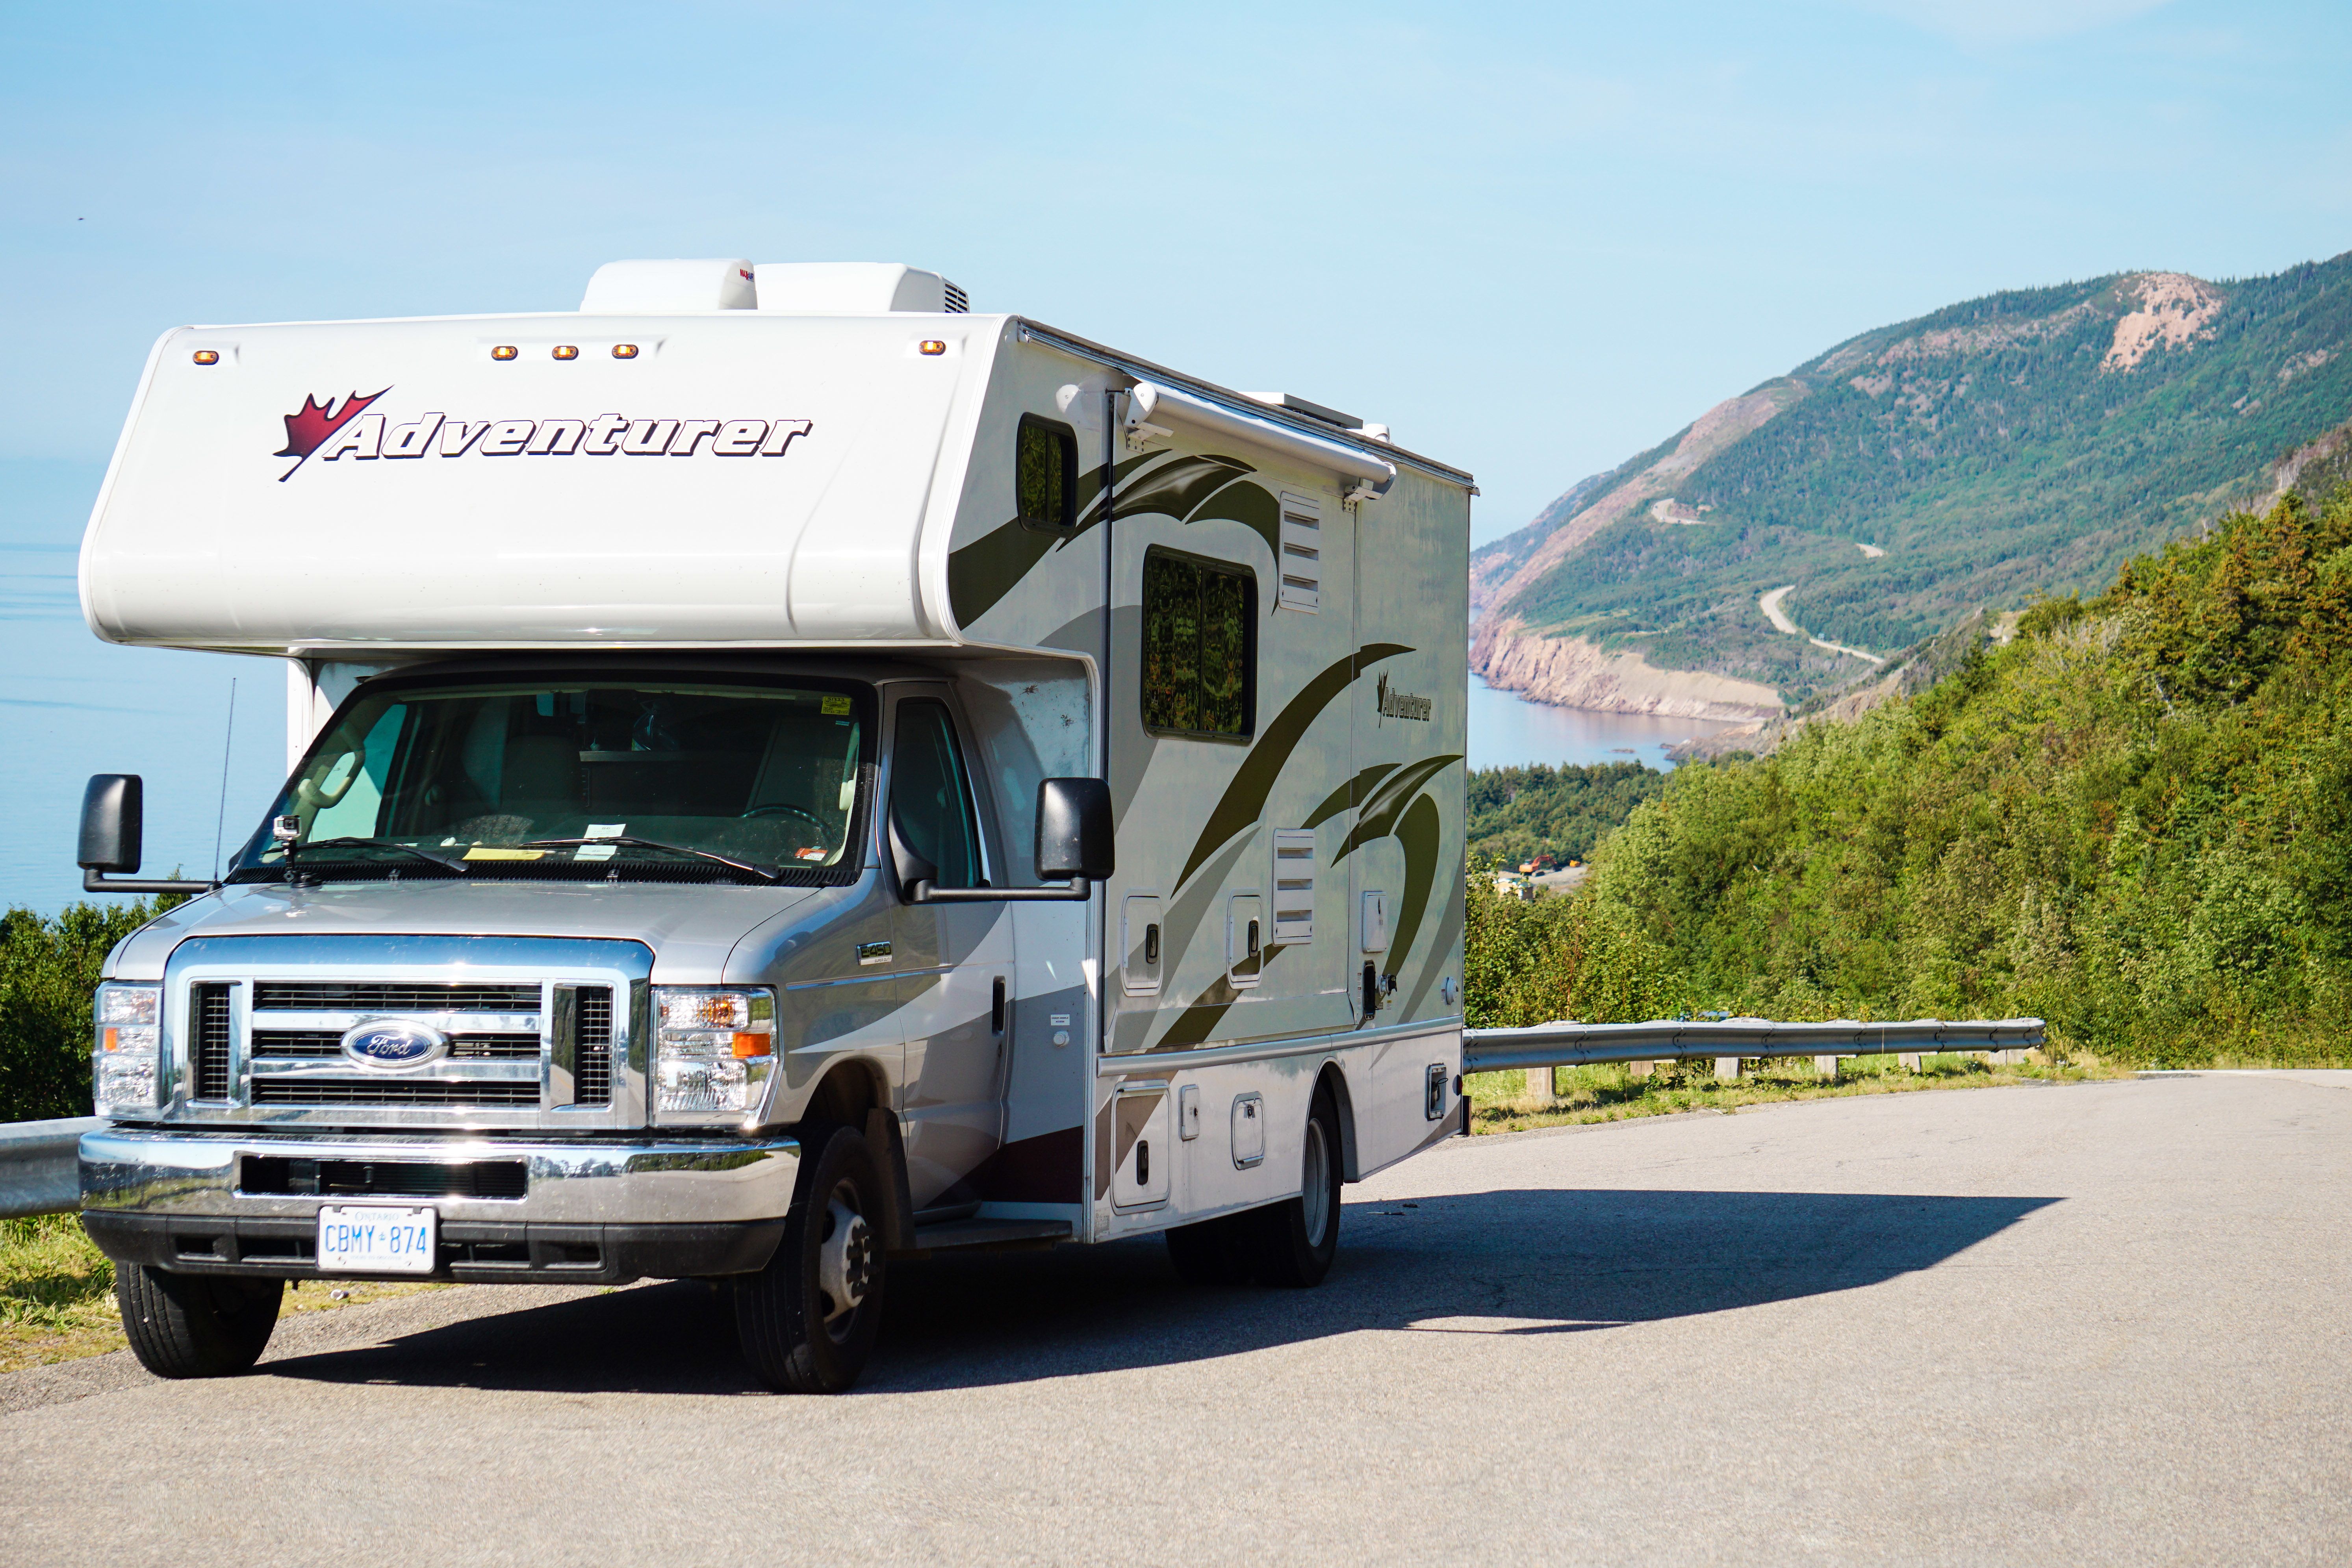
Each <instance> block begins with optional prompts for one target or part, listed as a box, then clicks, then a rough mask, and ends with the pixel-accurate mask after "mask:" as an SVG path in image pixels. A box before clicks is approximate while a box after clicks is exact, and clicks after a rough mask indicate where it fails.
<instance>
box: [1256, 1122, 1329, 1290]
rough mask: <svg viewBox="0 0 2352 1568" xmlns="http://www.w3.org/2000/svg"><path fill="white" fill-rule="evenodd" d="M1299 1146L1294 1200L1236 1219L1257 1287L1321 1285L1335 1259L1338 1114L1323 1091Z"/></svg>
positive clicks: (1271, 1205) (1258, 1209)
mask: <svg viewBox="0 0 2352 1568" xmlns="http://www.w3.org/2000/svg"><path fill="white" fill-rule="evenodd" d="M1301 1141H1302V1143H1303V1145H1304V1147H1303V1148H1302V1150H1301V1152H1300V1157H1299V1173H1298V1176H1299V1188H1298V1196H1297V1197H1293V1198H1286V1199H1285V1200H1283V1201H1282V1202H1280V1203H1276V1204H1269V1205H1268V1206H1267V1207H1264V1208H1254V1209H1251V1210H1250V1211H1249V1212H1248V1213H1247V1214H1244V1215H1241V1216H1239V1217H1238V1218H1240V1219H1241V1220H1242V1221H1244V1224H1245V1226H1246V1229H1245V1230H1244V1236H1245V1238H1246V1242H1245V1245H1246V1248H1247V1250H1248V1253H1249V1259H1250V1272H1251V1273H1253V1274H1255V1275H1256V1276H1257V1280H1258V1283H1260V1284H1262V1285H1290V1286H1299V1287H1304V1286H1307V1285H1318V1284H1320V1283H1322V1281H1323V1276H1324V1275H1326V1274H1328V1273H1329V1272H1330V1271H1331V1260H1332V1259H1334V1258H1336V1257H1338V1256H1339V1181H1340V1177H1341V1174H1342V1173H1341V1170H1340V1166H1339V1109H1338V1107H1337V1106H1335V1105H1334V1104H1333V1103H1332V1101H1331V1092H1330V1091H1329V1090H1328V1089H1318V1090H1317V1091H1316V1092H1315V1102H1314V1104H1313V1105H1312V1106H1311V1107H1310V1108H1309V1109H1308V1110H1307V1128H1306V1133H1305V1136H1304V1137H1303V1139H1302V1140H1301Z"/></svg>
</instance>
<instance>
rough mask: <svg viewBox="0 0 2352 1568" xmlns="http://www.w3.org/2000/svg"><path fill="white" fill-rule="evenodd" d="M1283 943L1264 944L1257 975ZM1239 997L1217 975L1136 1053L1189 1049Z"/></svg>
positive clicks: (1204, 1036)
mask: <svg viewBox="0 0 2352 1568" xmlns="http://www.w3.org/2000/svg"><path fill="white" fill-rule="evenodd" d="M1284 946H1286V944H1285V943H1281V942H1269V943H1267V944H1266V945H1265V951H1264V952H1262V953H1261V954H1260V955H1259V956H1258V971H1257V972H1258V973H1259V974H1260V975H1263V974H1265V971H1266V969H1267V967H1269V966H1271V965H1272V964H1273V963H1274V960H1275V958H1276V956H1278V955H1280V953H1281V952H1282V949H1283V948H1284ZM1241 999H1242V997H1241V993H1240V992H1239V991H1236V990H1234V988H1233V987H1232V986H1230V985H1228V984H1226V982H1225V977H1223V975H1219V976H1218V977H1216V979H1215V980H1214V981H1213V982H1211V984H1210V986H1209V988H1208V989H1207V990H1205V991H1202V993H1201V994H1200V996H1199V997H1197V998H1194V1000H1193V1002H1192V1006H1191V1007H1189V1008H1186V1009H1184V1010H1183V1011H1182V1012H1181V1013H1178V1014H1177V1015H1176V1021H1175V1022H1174V1023H1172V1024H1170V1025H1169V1026H1168V1032H1167V1033H1166V1034H1163V1035H1161V1036H1160V1039H1159V1040H1158V1041H1157V1042H1156V1043H1155V1044H1153V1045H1152V1046H1151V1048H1150V1050H1148V1051H1140V1052H1139V1053H1138V1054H1139V1055H1143V1056H1151V1055H1154V1054H1156V1053H1158V1052H1160V1051H1189V1050H1191V1049H1192V1047H1193V1046H1196V1045H1199V1044H1200V1043H1201V1042H1202V1041H1203V1040H1207V1039H1208V1038H1209V1036H1210V1035H1212V1034H1213V1033H1215V1032H1216V1028H1217V1025H1218V1023H1219V1022H1220V1021H1221V1020H1223V1018H1224V1016H1225V1009H1227V1008H1230V1007H1232V1006H1233V1005H1234V1003H1235V1002H1237V1001H1239V1000H1241Z"/></svg>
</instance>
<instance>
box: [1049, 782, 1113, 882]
mask: <svg viewBox="0 0 2352 1568" xmlns="http://www.w3.org/2000/svg"><path fill="white" fill-rule="evenodd" d="M1117 858H1118V855H1117V849H1116V846H1115V845H1114V843H1113V834H1112V831H1111V811H1110V786H1109V785H1108V784H1106V783H1104V782H1103V781H1102V780H1101V779H1045V780H1044V781H1042V782H1041V783H1039V784H1038V786H1037V874H1038V875H1039V876H1041V877H1046V878H1050V879H1051V880H1053V881H1055V882H1066V881H1075V880H1078V879H1081V878H1083V879H1084V880H1086V881H1087V882H1104V881H1108V879H1109V877H1110V873H1111V872H1112V871H1113V870H1114V869H1115V862H1116V861H1117Z"/></svg>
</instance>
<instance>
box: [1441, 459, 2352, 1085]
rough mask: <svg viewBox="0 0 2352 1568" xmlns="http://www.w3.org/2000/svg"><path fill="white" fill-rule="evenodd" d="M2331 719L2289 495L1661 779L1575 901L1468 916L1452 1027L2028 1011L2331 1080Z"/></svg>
mask: <svg viewBox="0 0 2352 1568" xmlns="http://www.w3.org/2000/svg"><path fill="white" fill-rule="evenodd" d="M2347 712H2352V499H2347V498H2342V497H2339V498H2338V499H2336V500H2335V501H2333V502H2331V503H2330V504H2329V505H2328V506H2327V507H2326V508H2325V509H2324V510H2317V511H2315V510H2314V509H2313V508H2312V507H2308V506H2306V505H2305V503H2304V502H2303V501H2302V499H2301V498H2300V497H2294V496H2289V497H2285V498H2284V499H2282V500H2281V501H2279V502H2278V503H2276V504H2275V505H2273V507H2270V508H2269V509H2268V510H2267V511H2265V512H2263V513H2262V514H2260V515H2252V514H2237V515H2233V516H2231V517H2226V518H2224V519H2223V520H2222V521H2221V523H2219V524H2218V525H2217V526H2216V527H2215V528H2213V529H2212V530H2211V531H2210V537H2208V538H2203V539H2192V540H2189V541H2185V542H2179V543H2176V544H2173V545H2170V546H2168V547H2167V548H2165V549H2162V550H2161V551H2158V552H2155V553H2151V554H2148V555H2144V556H2141V557H2138V558H2137V559H2132V560H2130V561H2128V562H2127V563H2126V565H2125V566H2124V568H2123V569H2122V570H2121V571H2120V572H2119V573H2118V574H2117V575H2116V578H2115V579H2114V580H2113V581H2112V582H2111V583H2110V584H2109V585H2108V586H2107V588H2106V590H2105V591H2104V592H2102V593H2100V594H2098V595H2097V596H2096V597H2095V598H2092V599H2089V600H2087V601H2085V600H2083V599H2079V598H2076V597H2073V596H2068V597H2063V598H2057V599H2051V600H2045V601H2041V602H2039V603H2037V604H2035V605H2034V606H2033V607H2032V608H2031V609H2030V610H2028V611H2027V612H2026V613H2025V614H2024V615H2023V617H2022V618H2021V622H2020V624H2019V634H2018V636H2017V637H2016V638H2015V640H2014V641H2013V642H2011V643H2009V644H2008V645H2006V646H1979V647H1978V648H1976V649H1975V650H1973V651H1972V652H1971V653H1969V655H1968V657H1966V658H1965V659H1964V660H1963V661H1961V664H1960V666H1959V668H1958V669H1957V670H1956V671H1954V672H1953V673H1952V674H1949V675H1948V676H1947V677H1945V678H1944V679H1943V680H1941V681H1940V682H1938V683H1937V684H1936V685H1933V686H1931V687H1929V688H1928V689H1927V690H1925V691H1923V692H1920V693H1918V694H1916V695H1908V696H1902V697H1897V698H1895V699H1894V700H1891V701H1889V702H1887V703H1885V704H1884V705H1882V706H1879V707H1877V708H1875V709H1874V710H1872V711H1871V712H1869V713H1867V714H1864V716H1862V717H1861V718H1860V719H1859V720H1858V721H1856V722H1853V723H1851V724H1832V723H1819V724H1814V725H1811V726H1808V727H1804V728H1803V729H1802V730H1801V731H1799V732H1798V733H1797V734H1796V735H1795V736H1794V737H1791V738H1790V739H1789V740H1788V741H1787V742H1786V743H1785V744H1783V745H1782V746H1781V747H1780V748H1779V749H1778V750H1777V751H1775V752H1774V753H1772V754H1771V755H1769V756H1768V757H1765V758H1748V759H1736V760H1727V761H1722V762H1717V763H1712V764H1706V765H1700V766H1693V767H1685V768H1679V769H1677V770H1676V771H1675V772H1674V773H1673V774H1671V775H1669V776H1668V777H1667V779H1665V781H1664V789H1663V791H1662V792H1661V794H1660V795H1659V797H1658V798H1657V799H1655V800H1651V801H1649V802H1647V803H1645V804H1643V805H1642V806H1640V807H1638V808H1637V809H1636V810H1634V811H1633V815H1632V817H1631V819H1630V820H1629V821H1627V822H1626V824H1625V825H1624V826H1623V827H1622V829H1620V830H1619V831H1617V832H1615V833H1614V834H1612V836H1611V837H1610V839H1609V840H1608V841H1607V842H1606V843H1605V844H1604V845H1603V846H1602V847H1601V852H1600V859H1599V864H1598V866H1597V869H1596V871H1595V873H1594V876H1593V880H1592V883H1591V886H1590V888H1589V890H1588V891H1587V893H1586V894H1584V895H1583V896H1581V897H1580V898H1578V899H1576V900H1573V901H1561V906H1560V907H1559V908H1558V909H1556V910H1552V911H1548V912H1546V915H1545V916H1544V918H1543V919H1542V920H1540V921H1535V920H1532V919H1531V917H1529V916H1527V915H1521V914H1519V913H1518V912H1516V911H1513V910H1510V909H1508V908H1507V907H1505V906H1504V905H1503V904H1500V903H1498V902H1496V901H1493V900H1492V899H1491V898H1488V899H1486V900H1485V901H1484V902H1482V904H1481V906H1480V908H1479V909H1478V910H1476V911H1475V912H1474V916H1473V920H1472V927H1471V928H1472V934H1473V943H1474V946H1479V944H1480V943H1482V942H1483V943H1484V944H1485V946H1483V947H1481V948H1480V950H1479V951H1477V952H1475V953H1474V954H1473V956H1472V957H1471V959H1470V960H1469V961H1468V970H1469V974H1470V976H1471V977H1472V978H1473V980H1474V984H1473V987H1472V998H1473V1002H1472V1006H1473V1010H1474V1013H1475V1014H1479V1015H1481V1016H1478V1017H1475V1018H1474V1021H1484V1022H1497V1023H1509V1022H1525V1021H1534V1020H1535V1019H1538V1018H1542V1017H1581V1018H1587V1019H1606V1018H1611V1017H1643V1016H1656V1015H1657V1013H1658V1012H1659V1011H1661V1010H1663V1011H1665V1012H1673V1011H1677V1010H1696V1009H1704V1008H1721V1009H1730V1010H1733V1011H1737V1012H1742V1013H1754V1014H1759V1015H1761V1016H1765V1017H1777V1018H1807V1017H1829V1016H1850V1017H1863V1018H1885V1019H1891V1018H1912V1017H1945V1018H1960V1017H2006V1016H2017V1015H2025V1014H2032V1015H2038V1016H2041V1017H2042V1018H2045V1019H2048V1020H2049V1022H2050V1025H2051V1029H2052V1032H2053V1040H2056V1041H2058V1042H2059V1043H2060V1044H2061V1045H2062V1046H2064V1047H2067V1048H2073V1049H2089V1050H2092V1051H2099V1052H2102V1053H2113V1054H2119V1055H2123V1056H2125V1057H2126V1059H2129V1060H2137V1061H2159V1062H2162V1061H2170V1062H2191V1061H2210V1060H2211V1059H2212V1057H2213V1056H2214V1055H2215V1054H2216V1053H2220V1054H2236V1055H2242V1056H2253V1057H2273V1058H2284V1059H2293V1060H2303V1061H2334V1060H2342V1059H2344V1058H2346V1056H2347V1045H2346V1043H2345V1041H2346V1038H2347V1037H2346V1031H2345V1029H2344V1024H2343V1019H2344V1018H2345V1016H2346V1009H2347V1004H2352V729H2347V725H2346V723H2345V720H2344V715H2345V714H2347ZM1472 891H1473V894H1474V896H1476V895H1478V894H1479V893H1480V890H1479V889H1478V888H1477V887H1475V884H1474V887H1473V890H1472ZM1489 905H1491V907H1489ZM1515 932H1523V933H1531V934H1532V935H1525V936H1513V935H1512V934H1513V933H1515ZM1481 976H1484V977H1486V978H1485V979H1484V981H1483V982H1480V981H1479V979H1478V977H1481Z"/></svg>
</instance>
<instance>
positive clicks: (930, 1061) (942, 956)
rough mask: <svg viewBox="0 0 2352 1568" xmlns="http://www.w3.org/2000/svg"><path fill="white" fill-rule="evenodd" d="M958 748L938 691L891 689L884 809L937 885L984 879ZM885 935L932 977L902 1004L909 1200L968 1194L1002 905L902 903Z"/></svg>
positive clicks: (975, 1162)
mask: <svg viewBox="0 0 2352 1568" xmlns="http://www.w3.org/2000/svg"><path fill="white" fill-rule="evenodd" d="M964 756H965V751H964V747H962V745H961V743H960V741H959V739H958V737H957V733H956V722H955V716H954V714H953V711H952V710H951V709H950V707H949V706H948V705H947V703H946V702H945V701H944V700H943V699H942V698H941V697H940V696H938V695H929V694H924V695H908V696H905V697H901V698H900V699H899V700H898V705H897V707H896V710H895V712H894V714H893V719H892V725H891V742H890V776H889V779H888V783H887V789H888V793H889V810H890V811H891V813H892V815H893V817H894V818H895V819H896V821H897V824H898V832H899V833H900V834H901V836H903V837H904V839H905V840H906V841H907V844H908V848H910V849H912V850H913V851H914V852H916V853H917V854H919V855H920V856H922V858H923V859H925V860H927V861H929V862H930V863H931V864H932V865H934V866H936V867H937V868H938V872H939V874H938V878H937V883H938V885H939V886H941V887H982V886H986V885H987V884H988V882H989V877H988V864H987V852H986V838H985V835H984V834H983V833H982V831H981V819H980V814H979V812H978V811H977V810H974V806H973V800H972V790H971V775H970V772H969V771H968V769H967V768H966V767H965V765H964ZM999 880H1001V877H1000V879H999ZM892 937H893V941H894V945H895V947H896V954H895V957H896V960H897V963H898V969H899V972H900V973H901V974H903V975H906V976H908V977H910V978H912V977H917V976H922V977H927V978H929V980H930V981H931V983H930V984H929V986H928V987H926V988H924V990H923V991H922V993H921V994H920V996H919V998H917V999H916V1001H915V1002H914V1003H913V1004H912V1006H911V1008H910V1009H909V1012H908V1019H907V1030H906V1038H907V1066H906V1074H907V1077H906V1097H905V1100H904V1103H902V1104H901V1105H900V1107H899V1112H898V1115H899V1121H900V1124H901V1125H902V1127H903V1130H904V1132H905V1134H906V1140H907V1177H908V1184H909V1185H910V1186H911V1187H912V1190H913V1197H914V1200H915V1207H916V1208H917V1209H918V1210H920V1209H925V1208H934V1207H949V1206H953V1205H957V1204H961V1203H967V1202H973V1201H977V1199H978V1197H979V1195H978V1193H977V1192H976V1191H973V1190H971V1188H970V1187H969V1186H968V1184H967V1180H966V1178H968V1177H970V1176H972V1175H973V1174H974V1173H975V1172H976V1171H978V1170H979V1168H980V1167H981V1166H982V1164H984V1163H985V1162H986V1161H987V1159H988V1158H989V1156H990V1155H993V1154H994V1153H995V1152H996V1149H997V1145H998V1144H999V1142H1000V1141H1001V1140H1002V1139H1003V1128H1004V1075H1005V1065H1006V1058H1007V1054H1008V1052H1009V1050H1010V1046H1011V1040H1012V1021H1013V1019H1012V1013H1013V996H1012V985H1013V975H1014V972H1015V971H1014V969H1013V916H1012V906H1011V905H1009V904H900V905H898V909H897V910H896V911H895V913H894V915H893V924H892Z"/></svg>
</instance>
